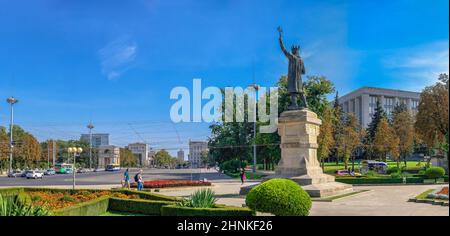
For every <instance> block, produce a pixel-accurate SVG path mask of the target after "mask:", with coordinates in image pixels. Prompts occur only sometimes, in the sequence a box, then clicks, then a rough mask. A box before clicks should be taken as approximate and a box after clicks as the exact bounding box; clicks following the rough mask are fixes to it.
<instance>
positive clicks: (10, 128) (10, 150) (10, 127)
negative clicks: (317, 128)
mask: <svg viewBox="0 0 450 236" xmlns="http://www.w3.org/2000/svg"><path fill="white" fill-rule="evenodd" d="M6 102H7V103H9V104H10V106H11V114H10V115H11V117H10V123H9V124H10V126H9V172H10V173H11V172H12V161H13V149H14V139H13V129H14V104H16V103H18V102H19V100H17V99H16V98H14V97H9V98H8V99H6Z"/></svg>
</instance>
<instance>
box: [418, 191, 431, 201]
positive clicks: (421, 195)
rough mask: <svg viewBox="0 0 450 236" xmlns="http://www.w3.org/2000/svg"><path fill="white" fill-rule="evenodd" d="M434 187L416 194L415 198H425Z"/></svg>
mask: <svg viewBox="0 0 450 236" xmlns="http://www.w3.org/2000/svg"><path fill="white" fill-rule="evenodd" d="M433 191H434V189H428V190H427V191H425V192H423V193H421V194H419V195H417V196H416V199H427V196H428V194H429V193H431V192H433Z"/></svg>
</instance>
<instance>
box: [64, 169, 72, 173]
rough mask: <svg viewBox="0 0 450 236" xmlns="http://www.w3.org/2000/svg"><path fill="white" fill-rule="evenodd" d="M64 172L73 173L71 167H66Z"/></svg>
mask: <svg viewBox="0 0 450 236" xmlns="http://www.w3.org/2000/svg"><path fill="white" fill-rule="evenodd" d="M65 173H66V174H73V169H72V168H66V171H65Z"/></svg>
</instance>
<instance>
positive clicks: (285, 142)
mask: <svg viewBox="0 0 450 236" xmlns="http://www.w3.org/2000/svg"><path fill="white" fill-rule="evenodd" d="M321 124H322V121H321V120H320V119H319V118H317V115H316V113H314V112H312V111H310V110H308V109H302V110H293V111H285V112H283V113H281V115H280V118H279V120H278V134H279V135H280V136H281V144H280V147H281V160H280V162H279V163H278V167H277V168H276V170H275V175H274V176H271V177H269V178H270V179H272V178H289V179H292V180H293V181H295V182H297V183H298V184H299V185H301V186H302V188H303V189H304V190H305V191H307V192H308V194H309V195H310V196H311V197H327V196H332V195H338V194H343V193H346V192H351V191H353V188H352V186H351V185H348V184H343V183H338V182H335V181H334V176H331V175H326V174H324V173H323V172H322V168H321V167H320V164H319V161H318V159H317V148H318V144H317V136H318V135H319V130H320V125H321Z"/></svg>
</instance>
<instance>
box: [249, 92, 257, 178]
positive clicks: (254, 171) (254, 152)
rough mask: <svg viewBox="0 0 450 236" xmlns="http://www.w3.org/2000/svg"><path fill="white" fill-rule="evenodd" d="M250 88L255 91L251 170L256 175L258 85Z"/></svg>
mask: <svg viewBox="0 0 450 236" xmlns="http://www.w3.org/2000/svg"><path fill="white" fill-rule="evenodd" d="M250 87H252V88H253V89H254V90H255V106H254V107H253V118H254V120H253V138H254V140H253V168H252V172H253V173H256V165H257V164H256V142H255V141H256V116H257V114H256V106H257V104H258V102H257V97H258V96H257V92H258V90H259V85H258V84H251V85H250Z"/></svg>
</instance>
